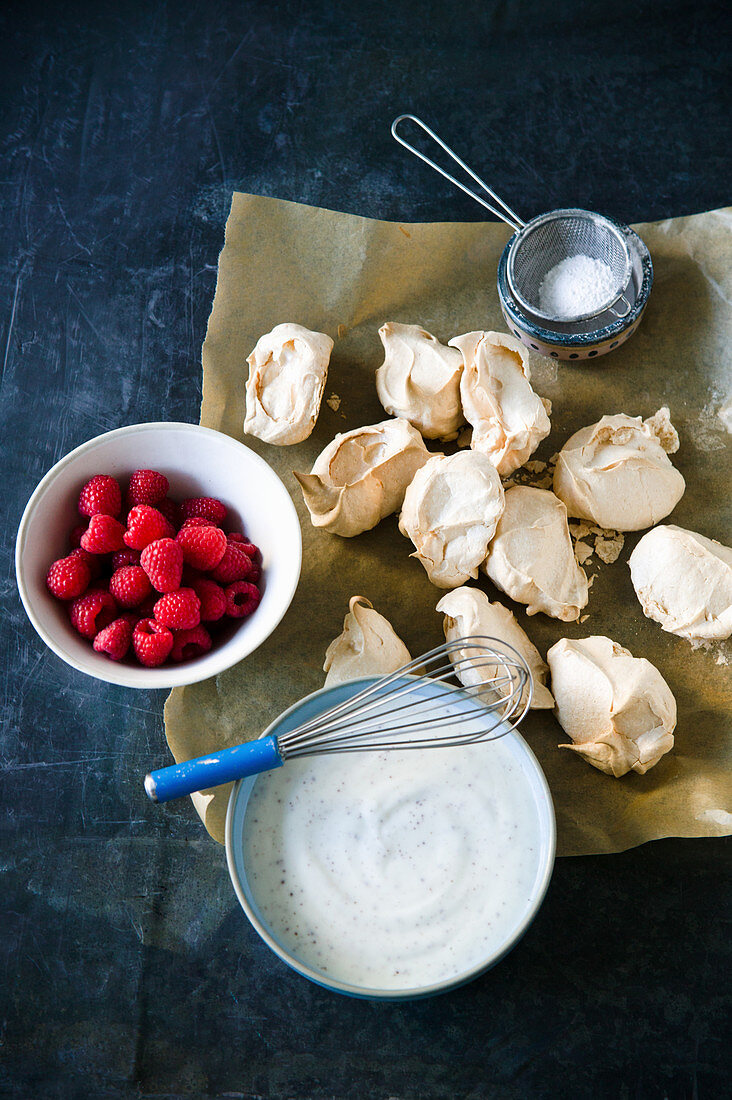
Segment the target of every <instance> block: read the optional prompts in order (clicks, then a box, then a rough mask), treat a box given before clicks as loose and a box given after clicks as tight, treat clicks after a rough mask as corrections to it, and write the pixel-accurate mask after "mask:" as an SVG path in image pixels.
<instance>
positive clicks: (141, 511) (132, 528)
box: [115, 504, 175, 550]
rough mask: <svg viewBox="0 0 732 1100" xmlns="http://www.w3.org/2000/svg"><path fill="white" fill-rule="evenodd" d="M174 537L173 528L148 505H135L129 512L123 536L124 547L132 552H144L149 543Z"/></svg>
mask: <svg viewBox="0 0 732 1100" xmlns="http://www.w3.org/2000/svg"><path fill="white" fill-rule="evenodd" d="M174 537H175V528H174V527H173V525H172V524H171V523H168V521H167V519H166V518H165V516H164V515H163V513H162V512H159V511H158V510H157V508H151V507H150V505H149V504H136V505H135V506H134V508H132V509H131V510H130V514H129V515H128V517H127V530H126V531H125V535H124V543H125V546H129V547H130V548H131V549H132V550H144V549H145V547H146V546H149V545H150V543H151V542H156V541H157V540H158V539H171V538H174ZM115 549H116V547H115Z"/></svg>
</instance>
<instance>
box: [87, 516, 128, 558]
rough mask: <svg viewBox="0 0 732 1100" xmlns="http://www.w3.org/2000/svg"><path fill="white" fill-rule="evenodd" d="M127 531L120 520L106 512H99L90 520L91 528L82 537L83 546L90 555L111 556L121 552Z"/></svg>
mask: <svg viewBox="0 0 732 1100" xmlns="http://www.w3.org/2000/svg"><path fill="white" fill-rule="evenodd" d="M124 533H125V529H124V527H123V526H122V524H121V523H120V522H119V520H118V519H115V518H114V516H110V515H108V514H107V513H106V512H98V513H96V515H93V516H92V518H91V519H90V520H89V526H88V527H87V529H86V531H85V532H84V534H83V535H82V536H81V545H82V548H83V549H84V550H88V551H89V553H90V554H110V553H112V552H113V551H115V550H121V549H122V547H123V546H124V542H123V541H122V539H123V535H124Z"/></svg>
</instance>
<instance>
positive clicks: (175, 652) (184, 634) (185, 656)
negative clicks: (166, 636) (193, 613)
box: [170, 626, 211, 661]
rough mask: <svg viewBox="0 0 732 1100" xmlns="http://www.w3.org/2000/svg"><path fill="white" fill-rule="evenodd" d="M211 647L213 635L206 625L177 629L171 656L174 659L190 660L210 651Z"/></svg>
mask: <svg viewBox="0 0 732 1100" xmlns="http://www.w3.org/2000/svg"><path fill="white" fill-rule="evenodd" d="M210 648H211V635H210V634H209V632H208V631H207V630H206V628H205V626H196V627H194V628H193V630H176V631H175V633H174V634H173V648H172V649H171V651H170V656H171V657H172V658H173V660H174V661H190V660H192V659H193V658H194V657H200V656H201V655H202V654H203V653H208V651H209V649H210Z"/></svg>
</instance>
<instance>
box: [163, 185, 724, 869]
mask: <svg viewBox="0 0 732 1100" xmlns="http://www.w3.org/2000/svg"><path fill="white" fill-rule="evenodd" d="M635 228H636V229H637V231H638V232H639V233H640V235H641V237H642V238H643V239H644V240H645V241H646V243H647V244H648V246H649V248H650V250H651V255H652V257H653V263H654V268H655V284H654V288H653V291H652V293H651V297H650V302H649V305H648V308H647V311H646V315H645V317H644V319H643V322H642V324H641V326H640V328H639V330H638V332H637V333H636V334H635V335H634V336H633V337H632V338H631V339H630V340H629V341H628V343H627V344H625V345H624V346H623V347H621V348H619V349H618V350H617V351H615V352H613V353H611V354H610V355H608V356H607V357H605V358H602V359H600V360H595V361H593V362H592V363H590V364H584V365H583V364H570V363H562V362H557V361H555V360H551V359H544V358H542V357H540V356H536V355H533V354H532V359H531V367H532V382H533V385H534V388H535V389H536V391H537V392H538V393H540V394H541V395H542V396H545V397H549V398H551V400H552V403H553V413H552V432H551V435H550V437H549V438H548V439H547V440H545V441H544V443H543V444H542V445H541V447H540V449H539V451H538V452H537V454H536V455H535V456H533V457H534V458H543V459H547V458H548V457H549V456H551V455H552V454H553V453H554V452H556V451H557V450H559V448H560V447H561V446H562V444H563V443H564V442H565V441H566V439H567V438H568V437H569V436H570V435H571V434H572V432H574V431H576V430H577V429H579V428H581V427H582V426H583V425H586V424H590V423H592V422H593V421H596V420H598V419H599V418H600V417H601V416H602V415H603V414H604V413H617V412H624V413H628V414H630V415H633V416H636V415H639V414H640V415H642V416H644V417H645V416H649V415H651V414H652V413H654V412H655V411H656V409H657V408H658V407H659V406H661V405H664V404H667V405H668V406H669V407H670V409H671V416H672V420H673V422H674V424H675V425H676V427H677V429H678V431H679V435H680V438H681V449H680V450H679V452H678V454H676V455H674V456H673V462H674V464H675V465H676V466H677V467H678V468H679V469H680V470H681V472H682V473H683V475H684V477H685V479H686V484H687V489H686V493H685V495H684V497H683V498H682V500H681V502H680V503H679V505H678V506H677V507H676V509H675V510H674V512H673V513H672V515H671V517H670V520H669V521H668V522H672V523H676V524H678V525H679V526H682V527H687V528H691V529H692V530H696V531H700V532H701V533H703V534H705V535H707V536H710V537H712V538H716V539H719V540H721V541H725V542H728V543H729V541H730V535H731V525H730V485H731V484H732V462H731V461H730V458H731V454H732V436H730V435H729V434H728V432H727V431H726V429H725V425H724V423H723V421H722V419H721V418H720V417H719V416H718V412H719V410H720V409H721V408H722V407H723V406H724V404H725V401H726V400H728V397H729V391H730V390H731V389H732V381H731V374H732V370H731V367H730V357H731V352H730V349H732V313H731V312H730V303H731V302H732V210H729V209H727V210H717V211H712V212H711V213H707V214H699V215H695V216H692V217H686V218H674V219H670V220H668V221H663V222H654V223H648V224H641V225H637V226H635ZM509 234H510V230H509V229H508V228H507V227H506V226H504V225H503V224H496V223H466V224H462V223H435V224H412V223H404V224H397V223H391V222H380V221H374V220H371V219H369V218H361V217H355V216H353V215H350V214H340V213H333V212H332V211H329V210H321V209H318V208H314V207H309V206H302V205H299V204H297V203H291V202H283V201H281V200H277V199H270V198H262V197H259V196H255V195H244V194H235V195H234V197H233V202H232V207H231V213H230V215H229V219H228V222H227V226H226V240H225V245H224V249H223V251H222V253H221V256H220V260H219V274H218V285H217V288H216V296H215V299H214V305H213V310H212V313H211V317H210V319H209V324H208V332H207V335H206V340H205V343H204V345H203V404H202V409H201V423H202V424H205V425H206V426H207V427H210V428H216V429H218V430H219V431H223V432H227V433H228V434H230V435H232V436H234V437H235V438H237V439H244V442H246V444H247V446H249V447H251V448H252V449H253V450H255V451H257V452H258V453H259V454H261V455H262V456H263V457H264V458H265V459H266V461H267V462H268V463H269V464H270V465H271V466H272V467H273V468H274V469H275V470H276V471H277V472H278V474H279V475H280V477H281V478H282V479H283V481H284V483H285V485H286V486H287V488H288V490H289V491H290V493H291V495H292V497H293V500H294V501H295V503H296V505H297V508H298V511H299V514H300V520H301V524H302V531H303V571H302V578H301V581H300V586H299V588H298V591H297V594H296V596H295V599H294V600H293V603H292V606H291V608H290V610H289V612H288V614H287V616H286V617H285V619H284V621H283V622H282V624H281V625H280V626H279V627H278V629H277V630H276V631H275V633H274V635H273V636H272V637H271V638H270V639H269V640H268V642H266V643H265V645H263V646H262V647H261V648H260V649H259V650H258V651H257V652H256V653H254V654H252V655H251V656H250V657H248V658H247V659H246V660H245V661H243V662H242V663H241V664H239V665H237V666H236V667H235V668H232V669H230V670H229V671H228V672H225V673H222V674H221V675H220V676H218V677H216V678H215V679H212V680H208V681H206V682H204V683H201V684H195V685H193V686H191V687H188V688H177V689H175V690H174V691H173V692H172V693H171V695H170V697H169V698H168V701H167V703H166V708H165V722H166V735H167V738H168V743H169V745H170V748H171V750H172V752H173V755H174V756H175V758H176V760H181V759H186V758H188V757H191V756H198V755H201V754H203V753H205V752H209V751H212V750H215V749H218V748H222V747H225V746H228V745H231V744H236V743H239V742H241V741H243V740H247V739H249V738H252V737H256V736H258V734H259V733H261V731H262V730H263V729H265V728H266V727H267V726H268V725H269V724H270V722H271V721H272V720H273V719H274V718H276V717H277V715H278V714H279V713H280V712H281V711H282V710H284V709H285V708H286V707H288V706H290V705H291V704H292V703H294V702H295V701H296V700H298V699H299V698H300V697H301V696H302V695H305V694H306V693H308V692H310V691H313V690H315V689H316V688H319V687H321V686H322V684H323V680H324V673H323V671H322V663H323V656H324V653H325V650H326V647H327V645H328V643H329V642H330V641H331V640H332V639H333V638H334V637H335V636H336V635H337V634H338V633H340V631H341V629H342V624H343V617H344V615H345V613H346V611H347V609H348V600H349V597H350V596H353V595H357V594H358V595H363V596H366V597H368V599H370V600H371V601H372V603H373V604H374V606H375V607H376V608H377V610H379V611H381V612H382V613H383V614H384V615H386V616H387V618H389V619H390V620H391V622H392V623H393V625H394V628H395V629H396V631H397V632H398V634H399V635H400V636H401V637H402V638H403V639H404V641H405V642H406V644H407V645H408V647H409V649H410V650H411V652H412V653H413V654H418V653H420V652H422V651H424V650H427V649H429V648H431V647H432V646H434V645H437V644H439V643H440V642H441V641H443V633H442V616H441V615H438V614H437V613H436V612H435V605H436V603H437V602H438V600H439V599H440V597H441V596H442V595H443V592H442V590H440V589H437V588H435V587H433V586H432V585H431V584H430V582H429V581H428V579H427V576H426V573H425V571H424V569H423V568H422V566H421V565H420V564H419V563H418V562H417V561H415V560H414V559H410V557H409V554H410V550H411V549H412V547H411V544H410V543H409V542H408V541H407V540H406V539H405V538H403V537H402V536H401V535H400V534H399V532H398V530H397V523H396V517H390V518H389V519H387V520H385V521H384V522H382V523H381V524H380V525H379V526H378V527H377V528H375V529H374V530H373V531H369V532H367V533H365V534H363V535H360V536H358V537H357V538H354V539H341V538H339V537H337V536H334V535H329V534H326V533H325V532H322V531H317V530H315V529H314V528H313V527H312V525H311V523H310V520H309V516H308V513H307V511H306V509H305V507H304V505H303V502H302V495H301V493H300V490H299V487H298V485H297V483H296V481H295V479H294V477H293V476H292V470H293V468H294V469H298V470H309V469H310V466H311V464H312V462H313V460H314V459H315V457H316V455H317V454H318V453H319V452H320V451H321V450H322V448H323V447H324V446H325V445H326V443H328V442H329V441H330V440H331V439H332V438H333V436H334V435H335V434H336V432H342V431H347V430H349V429H351V428H356V427H359V426H361V425H364V424H371V423H374V422H376V421H379V420H383V419H384V418H385V415H386V414H385V413H384V410H383V409H382V407H381V405H380V404H379V401H378V399H377V396H376V389H375V386H374V372H375V370H376V368H377V367H378V366H379V365H380V364H381V362H382V361H383V353H382V347H381V342H380V340H379V337H378V329H379V326H380V325H381V324H382V323H383V322H384V321H387V320H391V321H401V322H405V323H412V324H420V325H422V326H423V327H424V328H426V329H428V331H430V332H432V333H434V334H435V335H436V336H437V337H438V338H439V339H440V340H442V341H443V342H446V341H447V340H448V339H449V338H450V337H452V336H455V335H456V334H458V333H461V332H466V331H470V330H472V329H497V330H499V331H505V330H506V325H505V323H504V321H503V318H502V315H501V312H500V308H499V304H498V297H497V292H496V283H495V273H496V265H497V263H498V258H499V256H500V253H501V251H502V249H503V247H504V245H505V243H506V240H507V239H508V236H509ZM283 321H297V322H298V323H300V324H302V325H306V326H307V327H308V328H312V329H317V330H320V331H322V332H327V333H329V334H330V335H331V336H332V337H333V339H334V340H335V347H334V350H333V355H332V358H331V366H330V374H329V378H328V383H327V389H326V398H328V397H330V396H331V395H333V394H336V395H338V397H339V398H340V402H338V400H333V401H332V405H333V406H338V407H337V408H336V407H331V406H330V405H328V404H326V403H325V402H324V403H323V407H322V411H321V413H320V418H319V420H318V423H317V426H316V428H315V431H314V432H313V434H312V436H311V437H310V439H308V440H306V441H305V442H304V443H301V444H298V445H297V446H294V447H274V446H270V445H268V444H264V443H260V442H259V441H258V440H256V439H252V438H250V437H246V438H244V436H243V434H242V422H243V419H244V383H245V379H246V375H247V364H246V357H247V355H248V354H249V353H250V352H251V350H252V348H253V347H254V345H255V343H256V341H257V339H258V338H259V336H261V335H262V333H264V332H268V331H269V330H270V329H271V328H272V327H273V326H274V325H276V324H278V323H280V322H283ZM435 449H438V448H435ZM641 534H642V532H638V533H636V534H631V535H628V536H626V539H625V546H624V549H623V552H622V553H621V555H620V558H619V559H618V560H617V561H616V562H614V563H613V564H610V565H607V564H604V563H603V562H602V561H599V560H598V559H597V558H596V557H593V558H592V559H590V561H589V562H588V563H586V566H585V568H586V571H587V573H588V575H592V574H593V573H594V574H596V577H595V579H594V582H593V585H592V588H591V591H590V601H589V605H588V607H587V608H586V609H585V610H586V611H587V613H588V614H589V618H588V619H587V620H586V621H585V622H583V623H581V624H579V623H571V624H567V623H560V622H558V621H555V620H553V619H549V618H547V617H546V616H544V615H536V616H532V617H531V618H528V617H527V616H526V615H525V613H524V611H523V609H522V608H520V607H518V606H517V605H514V604H512V603H511V601H510V600H508V598H507V597H504V596H502V595H500V594H498V593H497V592H496V590H495V589H493V587H492V585H491V584H490V582H489V581H488V580H487V578H485V577H481V580H480V581H479V582H478V583H479V584H480V585H481V586H482V587H484V588H485V589H486V591H488V592H489V594H490V597H491V599H493V600H495V599H497V598H498V599H501V600H503V601H504V602H505V603H506V604H507V605H508V606H510V607H511V608H512V610H514V611H515V612H516V613H517V618H518V621H519V622H520V624H521V625H522V626H523V627H524V629H525V630H526V631H527V633H528V634H529V637H530V638H531V639H532V641H533V642H534V643H535V644H536V645H537V646H538V648H539V649H540V650H541V652H542V655H545V654H546V651H547V649H548V647H549V646H550V645H552V644H553V643H554V642H555V641H557V640H558V639H559V638H562V637H571V638H581V637H587V636H589V635H591V634H606V635H608V636H610V637H611V638H613V639H614V640H615V641H617V642H619V643H620V644H621V645H624V646H626V647H627V648H628V649H630V650H631V652H632V653H633V654H634V655H635V656H639V657H640V656H642V657H647V658H648V659H649V660H651V661H652V662H653V663H654V664H655V665H656V666H657V667H658V668H659V670H660V671H661V673H662V674H663V676H664V677H665V678H666V680H667V681H668V683H669V685H670V686H671V689H672V691H673V692H674V694H675V696H676V699H677V702H678V712H679V720H678V726H677V729H676V746H675V749H674V750H673V751H672V752H670V753H669V754H667V755H666V756H664V757H663V759H662V760H661V761H660V763H659V764H658V765H657V766H656V767H655V768H653V769H652V771H650V772H649V773H648V774H647V775H645V776H639V775H634V774H630V775H627V776H625V777H624V778H622V779H619V780H616V779H612V778H610V777H608V776H605V775H603V774H602V773H600V772H599V771H597V770H595V769H594V768H592V767H590V766H589V765H587V764H586V763H585V762H583V761H582V760H581V759H579V758H578V757H576V756H575V755H574V754H572V753H569V752H567V751H565V750H560V749H558V748H557V744H558V743H559V742H560V741H565V740H566V737H565V736H564V734H563V731H562V730H561V728H560V727H559V725H558V724H557V722H556V720H555V719H554V718H553V716H552V714H551V713H550V712H545V711H540V712H532V713H531V714H530V715H529V716H528V718H527V719H526V721H525V722H524V724H523V726H522V733H523V734H524V736H525V737H526V739H527V740H528V742H529V743H530V745H531V747H532V748H533V750H534V752H535V753H536V755H537V757H538V758H539V761H540V763H541V765H542V767H543V768H544V771H545V772H546V775H547V779H548V781H549V785H550V787H551V790H552V794H553V797H554V803H555V807H556V812H557V825H558V854H559V855H588V854H593V853H600V852H616V851H622V850H623V849H626V848H629V847H632V846H633V845H636V844H641V843H643V842H644V841H647V840H653V839H656V838H659V837H665V836H721V835H724V834H727V833H730V832H732V797H731V795H732V792H731V789H730V788H731V784H730V770H729V761H730V742H731V740H732V738H731V736H730V734H731V732H732V731H731V729H730V725H731V719H730V714H731V713H732V672H731V671H730V666H729V663H728V662H729V654H730V646H729V643H717V644H715V645H714V646H712V647H710V648H709V649H706V650H705V649H699V650H696V651H694V650H693V649H692V648H691V646H690V645H689V643H688V642H686V641H684V640H682V639H680V638H675V637H673V636H672V635H670V634H665V633H664V632H663V631H662V630H661V628H660V627H659V626H658V625H657V624H656V623H654V622H652V621H651V620H649V619H646V618H645V617H644V616H643V613H642V611H641V608H640V605H639V603H638V601H637V600H636V597H635V594H634V592H633V588H632V586H631V582H630V572H629V569H628V566H627V561H628V556H629V554H630V552H631V551H632V549H633V547H634V546H635V544H636V543H637V541H638V539H639V538H640V536H641ZM486 751H490V750H489V748H487V750H486ZM228 794H229V787H225V788H219V789H218V790H217V791H216V792H215V793H214V792H213V791H211V792H208V793H206V794H203V795H199V796H195V798H194V802H195V804H196V807H197V809H198V810H199V813H200V814H201V816H202V817H203V820H204V822H205V825H206V828H207V829H208V831H209V833H210V834H211V835H212V836H213V837H214V838H215V839H216V840H218V841H223V833H224V819H225V813H226V803H227V799H228Z"/></svg>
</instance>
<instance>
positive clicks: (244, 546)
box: [226, 535, 260, 561]
mask: <svg viewBox="0 0 732 1100" xmlns="http://www.w3.org/2000/svg"><path fill="white" fill-rule="evenodd" d="M226 541H227V542H231V543H233V545H234V546H236V547H238V548H239V550H241V552H242V553H243V554H246V556H247V557H248V558H251V559H252V561H254V559H255V558H257V557H259V556H260V553H259V547H258V546H255V545H254V543H253V542H250V541H249V539H245V538H244V537H243V536H242V537H241V538H232V537H231V535H227V536H226Z"/></svg>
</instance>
